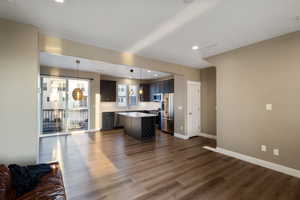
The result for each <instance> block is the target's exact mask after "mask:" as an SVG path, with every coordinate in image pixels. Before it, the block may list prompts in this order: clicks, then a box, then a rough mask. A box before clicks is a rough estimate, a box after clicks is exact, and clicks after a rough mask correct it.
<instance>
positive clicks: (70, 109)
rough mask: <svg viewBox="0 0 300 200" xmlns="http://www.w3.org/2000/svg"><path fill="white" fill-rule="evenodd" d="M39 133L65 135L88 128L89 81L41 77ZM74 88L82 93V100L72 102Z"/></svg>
mask: <svg viewBox="0 0 300 200" xmlns="http://www.w3.org/2000/svg"><path fill="white" fill-rule="evenodd" d="M41 84H42V85H41V88H42V93H41V100H42V101H41V112H42V113H41V129H42V130H41V132H42V134H53V133H66V132H70V131H77V130H88V128H89V106H88V105H89V81H88V80H82V79H80V80H77V79H76V80H75V79H69V78H60V77H51V76H43V77H42V78H41ZM75 88H81V90H82V91H83V98H82V100H74V99H73V96H72V92H73V90H74V89H75Z"/></svg>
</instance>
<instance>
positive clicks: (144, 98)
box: [140, 83, 150, 101]
mask: <svg viewBox="0 0 300 200" xmlns="http://www.w3.org/2000/svg"><path fill="white" fill-rule="evenodd" d="M140 88H141V89H142V90H143V94H141V95H140V101H150V84H147V83H142V84H140Z"/></svg>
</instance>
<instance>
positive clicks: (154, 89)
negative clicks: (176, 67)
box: [150, 79, 174, 95]
mask: <svg viewBox="0 0 300 200" xmlns="http://www.w3.org/2000/svg"><path fill="white" fill-rule="evenodd" d="M159 93H174V79H169V80H164V81H158V82H154V83H152V84H151V86H150V94H151V95H153V94H159Z"/></svg>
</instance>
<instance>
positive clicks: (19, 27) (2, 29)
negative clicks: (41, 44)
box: [0, 19, 39, 164]
mask: <svg viewBox="0 0 300 200" xmlns="http://www.w3.org/2000/svg"><path fill="white" fill-rule="evenodd" d="M38 74H39V54H38V31H37V29H36V28H34V27H33V26H30V25H24V24H17V23H14V22H11V21H6V20H2V19H0V91H1V98H0V127H1V133H0V163H4V164H9V163H18V164H29V163H30V164H32V163H35V162H36V159H37V155H38V154H37V149H38V148H37V147H38V120H37V119H38V114H37V113H38V112H37V105H38V88H37V85H38Z"/></svg>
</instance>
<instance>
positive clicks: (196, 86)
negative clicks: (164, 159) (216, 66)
mask: <svg viewBox="0 0 300 200" xmlns="http://www.w3.org/2000/svg"><path fill="white" fill-rule="evenodd" d="M187 87H188V88H187V92H188V94H187V96H188V99H187V104H188V105H187V108H188V109H187V111H188V113H187V120H188V127H187V129H188V130H187V131H188V136H189V137H193V136H197V135H198V134H199V133H200V132H201V123H200V82H191V81H189V82H188V85H187Z"/></svg>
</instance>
